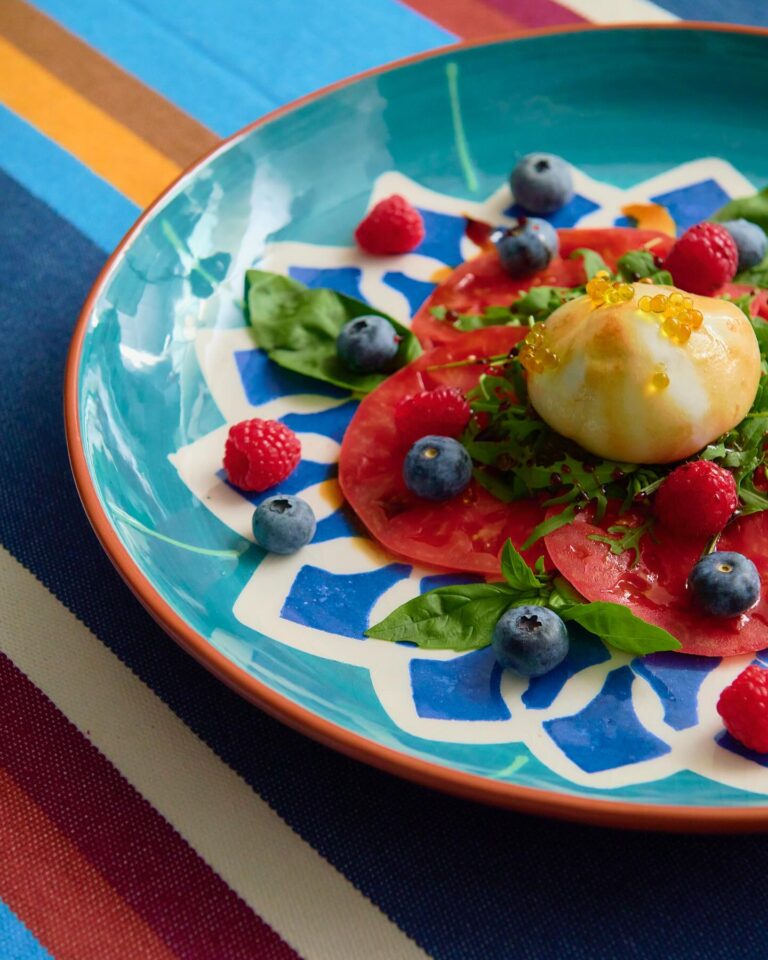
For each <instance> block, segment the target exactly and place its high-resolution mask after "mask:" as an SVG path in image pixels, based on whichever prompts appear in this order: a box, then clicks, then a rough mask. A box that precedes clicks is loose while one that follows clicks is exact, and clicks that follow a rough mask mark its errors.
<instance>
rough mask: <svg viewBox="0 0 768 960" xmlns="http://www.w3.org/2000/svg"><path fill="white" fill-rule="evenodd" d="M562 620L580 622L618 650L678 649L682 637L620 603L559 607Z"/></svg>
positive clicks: (633, 651) (628, 651) (650, 650)
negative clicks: (676, 636)
mask: <svg viewBox="0 0 768 960" xmlns="http://www.w3.org/2000/svg"><path fill="white" fill-rule="evenodd" d="M558 612H559V614H560V616H561V617H562V618H563V620H566V621H572V622H574V623H578V624H581V626H582V627H584V629H585V630H588V631H589V632H590V633H594V634H595V635H596V636H598V637H600V639H601V640H604V641H605V642H606V643H608V644H610V645H611V646H612V647H615V648H616V649H617V650H624V651H625V652H626V653H634V654H638V655H640V656H643V655H645V654H647V653H657V652H659V651H662V650H679V649H680V647H681V644H680V641H679V640H676V639H675V638H674V637H673V636H672V634H671V633H668V632H667V631H666V630H664V629H662V627H657V626H655V625H654V624H652V623H646V622H645V620H641V619H640V618H639V617H636V616H635V615H634V613H632V611H631V610H630V609H629V607H625V606H623V605H622V604H620V603H607V602H605V601H597V602H595V603H583V604H574V606H572V607H565V608H564V609H562V610H559V611H558Z"/></svg>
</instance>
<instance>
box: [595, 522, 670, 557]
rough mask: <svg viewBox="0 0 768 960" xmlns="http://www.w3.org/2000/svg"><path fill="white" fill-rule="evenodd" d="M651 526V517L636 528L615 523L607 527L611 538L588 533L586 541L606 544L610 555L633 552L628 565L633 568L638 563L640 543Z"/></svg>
mask: <svg viewBox="0 0 768 960" xmlns="http://www.w3.org/2000/svg"><path fill="white" fill-rule="evenodd" d="M653 526H654V518H653V517H649V518H648V519H647V520H646V521H645V523H641V524H640V525H639V526H636V527H629V526H627V525H626V524H624V523H615V524H613V526H611V527H608V533H611V534H613V536H611V537H603V536H601V535H600V534H598V533H590V534H588V535H587V539H588V540H596V541H597V542H598V543H607V544H608V546H609V547H610V548H611V553H613V554H615V555H616V556H619V555H620V554H622V553H626V552H627V551H628V550H633V551H634V554H635V556H634V557H633V559H632V562H631V563H630V567H634V566H636V565H637V564H638V563H639V561H640V541H641V540H642V538H643V537H644V536H645V534H646V533H649V532H650V531H651V530H652V529H653Z"/></svg>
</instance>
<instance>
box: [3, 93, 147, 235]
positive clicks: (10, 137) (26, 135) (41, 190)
mask: <svg viewBox="0 0 768 960" xmlns="http://www.w3.org/2000/svg"><path fill="white" fill-rule="evenodd" d="M0 143H2V145H3V146H2V150H0V166H2V168H3V169H4V170H5V172H6V173H8V174H10V175H11V176H12V177H13V178H14V179H15V180H18V182H19V183H21V184H23V185H24V186H25V187H26V188H27V190H29V192H30V193H32V194H34V195H35V196H36V197H39V198H40V200H43V201H44V202H45V203H47V204H48V206H49V207H52V208H53V209H54V210H55V211H56V212H57V213H58V214H60V215H61V216H62V217H64V218H65V219H67V220H69V222H70V223H72V224H74V226H76V227H77V228H78V230H80V232H81V233H84V234H85V235H86V236H87V237H88V238H89V239H90V240H92V241H93V242H94V243H96V244H98V245H99V246H100V247H101V248H102V249H104V250H111V249H112V248H113V247H115V246H116V245H117V243H118V241H119V240H120V238H121V237H122V235H123V234H124V233H125V231H126V230H127V229H128V228H129V227H130V226H131V224H132V223H133V222H134V220H135V219H136V218H137V217H138V215H139V209H138V207H136V206H135V205H134V204H133V203H131V201H130V200H128V199H126V198H125V197H124V196H123V195H122V194H121V193H119V192H118V191H117V190H115V189H114V187H111V186H110V185H109V184H108V183H107V182H106V181H105V180H102V179H101V177H98V176H96V174H94V173H92V172H91V171H90V170H89V169H88V167H86V166H85V165H84V164H82V163H80V161H79V160H76V159H75V158H74V157H73V156H72V154H70V153H67V151H66V150H62V149H61V147H59V146H57V145H56V144H55V143H53V141H51V140H49V139H48V138H47V137H45V136H43V134H41V133H39V132H38V131H37V130H35V128H34V127H31V126H30V125H29V124H28V123H25V121H23V120H22V119H21V118H20V117H18V116H16V114H15V113H12V112H11V111H10V110H8V109H6V108H5V107H4V106H2V104H0Z"/></svg>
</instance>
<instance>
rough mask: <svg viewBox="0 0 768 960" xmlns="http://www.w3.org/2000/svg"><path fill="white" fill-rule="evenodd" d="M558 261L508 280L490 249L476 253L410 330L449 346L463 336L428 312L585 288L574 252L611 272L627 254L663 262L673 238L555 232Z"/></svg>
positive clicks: (622, 230)
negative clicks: (647, 254) (594, 257)
mask: <svg viewBox="0 0 768 960" xmlns="http://www.w3.org/2000/svg"><path fill="white" fill-rule="evenodd" d="M557 233H558V237H559V239H560V256H558V257H555V258H554V259H553V260H552V262H551V263H550V265H549V266H548V267H547V268H546V270H541V271H540V272H539V273H535V274H533V275H532V276H530V277H524V278H522V279H517V280H515V279H513V278H512V277H510V276H509V274H508V273H507V272H506V271H505V270H504V268H503V267H502V266H501V263H500V261H499V257H498V254H497V253H496V251H495V249H491V250H488V251H487V252H485V253H481V254H480V255H479V256H478V257H475V258H474V259H472V260H468V261H467V262H466V263H463V264H462V265H461V266H460V267H457V268H456V270H454V271H453V273H452V274H451V276H450V277H449V278H448V279H447V280H445V281H444V282H443V283H441V284H440V286H438V287H437V289H436V290H434V291H433V293H432V295H431V296H430V297H429V298H428V299H427V300H426V301H425V302H424V303H423V304H422V306H421V308H420V309H419V312H418V313H417V314H416V316H415V317H414V318H413V323H412V324H411V329H412V330H413V332H414V333H415V334H416V336H417V337H418V338H419V340H420V341H421V343H422V345H423V346H424V347H425V348H429V347H433V346H439V345H440V344H441V343H450V342H453V341H455V340H456V339H457V338H460V337H462V336H463V334H462V333H461V332H460V331H458V330H456V329H454V327H453V326H452V325H451V323H450V322H446V321H445V320H438V319H437V318H436V317H435V316H433V315H432V312H431V310H432V307H440V306H442V307H446V308H447V309H448V310H452V311H453V312H454V313H482V312H483V311H484V310H485V309H486V308H487V307H491V306H509V305H510V304H511V303H513V302H514V301H515V300H517V299H519V298H520V297H521V296H522V295H523V294H524V293H525V292H526V291H527V290H530V288H531V287H534V286H537V287H538V286H553V287H578V286H580V285H581V284H583V283H584V280H585V277H584V267H583V262H582V259H581V257H578V258H576V259H575V260H571V259H569V258H570V255H571V254H572V253H573V252H574V251H575V250H580V249H582V248H584V247H587V248H589V249H590V250H594V251H596V252H597V253H599V254H600V255H601V256H602V258H603V260H605V262H606V264H607V265H608V267H609V268H610V269H611V270H614V269H615V268H616V263H617V261H618V259H619V257H621V256H623V255H624V254H625V253H628V252H629V251H630V250H639V249H641V248H642V247H644V246H646V245H648V244H650V245H651V246H650V247H649V249H651V250H652V251H653V252H654V253H655V254H658V256H660V257H662V258H663V257H665V256H666V255H667V253H669V250H670V249H671V247H672V244H673V243H674V240H673V239H672V237H668V236H666V234H663V233H657V232H656V231H655V230H636V229H634V228H632V227H607V228H600V229H598V228H594V229H591V230H589V229H580V228H574V229H569V230H558V232H557Z"/></svg>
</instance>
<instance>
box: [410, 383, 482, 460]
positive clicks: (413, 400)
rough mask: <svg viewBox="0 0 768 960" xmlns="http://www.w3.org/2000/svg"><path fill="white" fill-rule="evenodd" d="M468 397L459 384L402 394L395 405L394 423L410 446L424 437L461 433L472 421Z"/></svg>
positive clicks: (450, 435)
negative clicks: (408, 394) (458, 386)
mask: <svg viewBox="0 0 768 960" xmlns="http://www.w3.org/2000/svg"><path fill="white" fill-rule="evenodd" d="M469 416H470V409H469V403H468V402H467V399H466V397H465V396H464V394H463V393H462V392H461V390H458V389H457V388H456V387H438V388H437V389H436V390H424V391H423V392H422V393H416V394H413V395H412V396H408V397H403V398H402V400H399V401H398V403H397V405H396V406H395V426H396V427H397V432H398V433H399V434H400V436H401V437H402V439H403V441H404V442H405V443H407V444H408V445H409V446H410V445H411V444H412V443H415V442H416V440H420V439H421V437H426V436H429V435H434V436H438V437H458V436H459V434H460V433H461V432H462V430H463V429H464V427H466V425H467V423H468V422H469Z"/></svg>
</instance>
